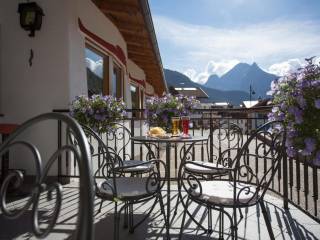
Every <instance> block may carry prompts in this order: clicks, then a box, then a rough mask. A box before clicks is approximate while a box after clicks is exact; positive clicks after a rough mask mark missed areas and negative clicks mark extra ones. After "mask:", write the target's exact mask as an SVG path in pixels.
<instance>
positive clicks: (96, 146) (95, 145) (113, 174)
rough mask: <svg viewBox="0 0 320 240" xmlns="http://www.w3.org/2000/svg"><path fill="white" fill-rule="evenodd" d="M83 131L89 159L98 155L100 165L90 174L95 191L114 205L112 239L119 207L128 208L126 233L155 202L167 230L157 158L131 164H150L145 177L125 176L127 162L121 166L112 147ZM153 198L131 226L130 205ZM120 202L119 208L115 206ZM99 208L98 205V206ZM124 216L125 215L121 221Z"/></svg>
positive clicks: (91, 133)
mask: <svg viewBox="0 0 320 240" xmlns="http://www.w3.org/2000/svg"><path fill="white" fill-rule="evenodd" d="M84 131H85V133H86V135H87V137H88V138H89V139H90V140H91V141H90V149H91V154H92V158H95V157H98V158H101V161H102V162H101V164H100V165H99V167H98V169H97V170H96V172H95V173H94V186H95V193H96V196H97V197H98V198H101V199H102V200H108V201H112V202H114V204H115V213H114V239H119V222H120V214H121V212H122V210H124V211H126V209H128V210H129V214H128V216H129V232H130V233H133V232H134V230H135V229H136V228H137V227H138V226H139V225H140V224H141V223H142V222H143V221H144V220H146V219H147V217H148V216H149V215H150V213H151V212H152V210H153V209H154V207H155V206H156V204H157V203H158V202H159V203H160V208H161V212H162V214H163V215H164V220H165V223H166V224H165V226H166V229H167V236H168V234H169V232H168V223H167V219H166V217H165V212H164V205H163V199H162V195H161V189H162V187H163V184H164V181H162V178H161V176H160V165H163V166H164V163H163V162H162V161H161V160H157V159H151V160H149V161H144V162H141V163H139V164H135V165H134V166H135V168H137V169H139V168H140V167H141V168H142V167H144V166H151V167H150V168H149V169H150V170H148V171H147V172H146V171H143V172H144V173H146V174H145V175H147V176H142V177H141V176H140V177H135V176H130V177H128V176H126V173H132V170H131V168H132V166H131V165H124V164H123V162H124V161H123V159H122V158H121V157H120V156H119V155H118V153H117V152H116V151H115V150H114V149H113V148H112V147H108V146H106V144H105V143H104V141H103V140H102V139H101V138H100V137H99V135H98V134H97V133H95V132H94V131H92V130H91V129H90V128H87V127H84ZM149 200H155V201H154V204H153V205H152V207H151V208H150V209H149V211H148V213H147V214H146V215H145V216H144V218H143V219H142V220H140V221H139V222H138V223H136V224H135V225H134V221H133V205H134V204H137V203H141V202H147V201H149ZM121 203H123V205H122V206H121V207H120V209H119V205H120V204H121ZM100 208H101V205H100ZM126 218H127V216H126V214H125V220H126Z"/></svg>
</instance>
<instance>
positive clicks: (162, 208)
mask: <svg viewBox="0 0 320 240" xmlns="http://www.w3.org/2000/svg"><path fill="white" fill-rule="evenodd" d="M159 202H160V208H161V212H162V213H163V218H164V222H165V226H166V237H167V239H170V234H169V219H167V217H166V214H165V209H164V204H163V198H162V194H161V193H159Z"/></svg>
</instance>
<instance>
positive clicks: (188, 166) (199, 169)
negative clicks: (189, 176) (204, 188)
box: [185, 161, 227, 175]
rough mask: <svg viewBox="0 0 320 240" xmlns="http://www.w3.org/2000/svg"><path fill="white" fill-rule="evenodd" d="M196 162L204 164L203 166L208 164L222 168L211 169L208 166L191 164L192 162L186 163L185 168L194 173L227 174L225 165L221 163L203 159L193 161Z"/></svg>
mask: <svg viewBox="0 0 320 240" xmlns="http://www.w3.org/2000/svg"><path fill="white" fill-rule="evenodd" d="M193 162H194V163H196V164H199V165H202V166H207V167H215V168H221V170H220V169H219V170H218V169H209V168H206V167H202V166H199V165H195V164H191V163H187V164H186V165H185V168H186V170H187V171H189V172H193V173H198V174H212V175H214V174H219V175H220V174H226V173H227V171H226V170H224V169H223V168H224V167H223V166H222V165H221V164H216V163H210V162H202V161H193Z"/></svg>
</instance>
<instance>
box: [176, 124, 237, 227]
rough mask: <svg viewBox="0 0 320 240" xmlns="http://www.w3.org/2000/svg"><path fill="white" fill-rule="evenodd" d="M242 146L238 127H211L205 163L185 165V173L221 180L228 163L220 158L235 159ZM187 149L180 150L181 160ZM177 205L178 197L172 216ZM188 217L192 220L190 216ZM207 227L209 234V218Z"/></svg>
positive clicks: (226, 172)
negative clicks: (226, 156)
mask: <svg viewBox="0 0 320 240" xmlns="http://www.w3.org/2000/svg"><path fill="white" fill-rule="evenodd" d="M242 145H243V134H242V130H241V128H240V127H239V126H238V125H236V124H234V123H230V122H227V123H222V124H220V123H219V124H216V125H215V126H214V127H213V130H212V132H211V133H210V134H209V136H208V139H207V141H206V144H205V146H206V152H207V161H203V159H202V160H195V161H192V164H188V163H187V164H185V169H186V171H189V172H191V173H192V174H194V175H198V176H200V177H201V178H204V179H208V178H209V179H212V178H221V177H222V176H225V175H227V174H228V171H227V170H226V169H225V168H228V167H229V162H227V161H223V158H222V156H223V155H226V154H227V155H228V157H229V158H231V157H235V156H236V154H237V152H238V151H239V149H240V148H241V147H242ZM187 147H188V146H187V145H185V146H183V147H182V148H181V151H180V158H181V159H182V157H181V156H183V154H184V152H185V151H186V148H187ZM189 154H191V153H189ZM224 157H225V156H224ZM185 159H191V156H190V157H186V158H185ZM178 190H179V191H180V190H181V189H180V188H179V187H178ZM179 203H180V196H179V195H178V197H177V202H176V207H175V211H174V215H176V214H177V210H178V205H179ZM239 213H240V216H241V218H242V216H243V215H242V212H241V210H239ZM208 214H209V215H210V216H211V215H212V213H211V209H210V208H208ZM188 215H189V216H190V218H192V219H193V217H192V216H191V214H188ZM196 223H197V222H196ZM198 226H199V227H201V228H202V229H204V228H203V227H202V226H201V225H199V224H198ZM208 226H209V227H208V231H209V232H211V231H212V223H211V218H210V217H209V218H208Z"/></svg>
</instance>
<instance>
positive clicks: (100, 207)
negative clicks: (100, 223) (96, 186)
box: [98, 199, 103, 213]
mask: <svg viewBox="0 0 320 240" xmlns="http://www.w3.org/2000/svg"><path fill="white" fill-rule="evenodd" d="M102 204H103V199H101V202H100V206H99V210H98V213H100V212H101V209H102Z"/></svg>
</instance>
